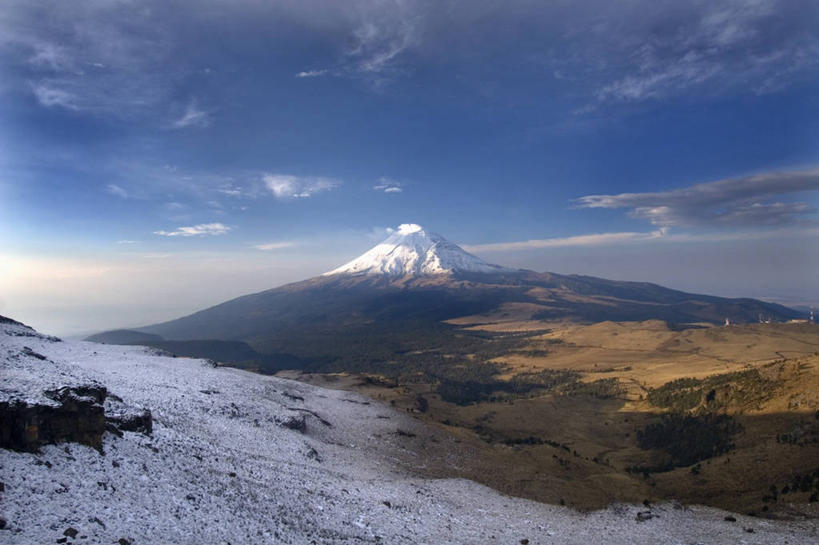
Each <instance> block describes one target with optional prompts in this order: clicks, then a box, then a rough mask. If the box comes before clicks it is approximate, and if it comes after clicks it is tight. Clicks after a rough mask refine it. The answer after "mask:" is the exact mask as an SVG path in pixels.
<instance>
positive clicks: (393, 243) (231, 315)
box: [94, 225, 797, 361]
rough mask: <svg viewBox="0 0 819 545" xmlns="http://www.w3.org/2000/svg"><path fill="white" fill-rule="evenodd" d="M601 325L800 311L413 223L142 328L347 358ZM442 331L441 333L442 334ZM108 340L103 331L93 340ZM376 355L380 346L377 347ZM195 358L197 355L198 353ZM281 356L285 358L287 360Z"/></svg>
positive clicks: (742, 318)
mask: <svg viewBox="0 0 819 545" xmlns="http://www.w3.org/2000/svg"><path fill="white" fill-rule="evenodd" d="M521 308H525V309H527V310H526V312H528V315H527V318H529V319H540V320H546V321H567V320H569V321H577V322H585V323H589V322H600V321H603V320H614V321H641V320H648V319H660V320H665V321H669V322H680V323H684V322H711V323H721V322H723V321H724V320H725V319H726V318H728V319H730V320H731V321H732V322H753V321H756V320H757V317H758V315H759V314H765V315H766V316H771V317H773V318H774V319H775V320H785V319H788V318H793V317H796V316H797V313H796V312H794V311H792V310H790V309H788V308H786V307H783V306H780V305H775V304H770V303H765V302H762V301H757V300H753V299H726V298H721V297H714V296H708V295H697V294H690V293H685V292H681V291H677V290H672V289H668V288H664V287H662V286H658V285H656V284H650V283H644V282H621V281H613V280H605V279H601V278H594V277H588V276H578V275H558V274H552V273H536V272H533V271H526V270H512V269H504V268H503V267H499V266H497V265H490V264H487V263H485V262H483V261H481V260H480V259H478V258H476V257H474V256H471V255H470V254H468V253H466V252H464V251H463V250H461V249H460V248H458V246H457V245H455V244H453V243H451V242H449V241H446V240H445V239H443V238H442V237H440V236H438V235H433V234H428V233H427V232H425V231H424V230H423V229H421V228H420V227H419V226H417V225H402V226H401V227H399V229H398V230H397V231H396V232H395V233H393V234H392V235H391V236H390V237H389V238H388V239H387V240H386V241H384V243H382V244H379V245H378V246H376V247H375V248H373V249H372V250H370V251H369V252H367V253H365V254H364V255H362V256H361V257H359V258H357V259H355V260H353V261H351V262H350V263H348V264H347V265H344V266H343V267H340V268H339V269H335V270H334V271H330V272H329V273H326V274H324V275H322V276H319V277H316V278H312V279H308V280H304V281H302V282H296V283H293V284H288V285H286V286H282V287H279V288H275V289H271V290H267V291H263V292H260V293H255V294H251V295H246V296H243V297H239V298H236V299H233V300H230V301H227V302H225V303H222V304H220V305H216V306H214V307H211V308H208V309H205V310H202V311H199V312H196V313H194V314H191V315H189V316H185V317H182V318H179V319H177V320H172V321H169V322H165V323H161V324H156V325H152V326H148V327H144V328H140V330H139V331H140V332H142V333H147V334H153V335H159V336H161V337H162V338H163V339H165V340H169V341H171V340H173V341H193V340H207V339H211V340H221V341H242V342H246V343H248V344H249V345H250V346H251V347H252V348H253V349H254V350H257V351H259V352H261V353H265V354H268V353H279V354H285V355H286V354H291V355H294V356H296V357H298V358H301V359H310V358H313V357H317V356H321V357H322V358H325V359H327V358H330V359H332V358H333V354H335V355H337V356H338V357H342V356H344V357H346V358H347V360H348V361H352V360H354V359H355V358H357V357H359V356H360V355H362V354H364V353H366V352H368V351H371V350H370V348H371V347H372V346H373V345H374V343H375V344H378V343H381V344H383V341H384V335H385V334H389V335H392V336H395V334H396V333H402V334H403V335H404V337H405V338H410V337H412V336H413V335H427V336H435V335H439V334H444V333H445V332H446V331H448V330H451V329H452V327H453V326H449V325H446V324H443V323H442V322H444V321H447V320H453V319H458V318H463V317H468V316H476V315H494V316H503V315H504V314H510V313H514V312H517V311H518V310H519V309H521ZM447 328H448V329H447ZM94 340H98V341H101V342H113V341H111V340H110V339H109V337H108V336H107V334H102V335H98V336H95V337H94ZM379 350H380V349H379ZM197 355H201V353H197ZM285 359H286V358H285Z"/></svg>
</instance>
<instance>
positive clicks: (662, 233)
mask: <svg viewBox="0 0 819 545" xmlns="http://www.w3.org/2000/svg"><path fill="white" fill-rule="evenodd" d="M805 237H819V228H814V227H809V228H781V229H770V230H765V231H760V230H746V231H733V232H718V233H676V234H671V233H669V231H668V229H666V228H662V229H658V230H656V231H650V232H646V233H639V232H619V233H595V234H591V235H576V236H571V237H561V238H545V239H533V240H523V241H513V242H493V243H488V244H472V245H464V246H463V248H464V249H465V250H467V251H469V252H475V253H480V252H515V251H526V250H539V249H544V248H571V247H585V246H604V247H607V246H612V245H619V244H634V243H649V242H650V243H669V244H670V243H697V242H700V243H701V242H740V241H760V240H775V239H784V238H805Z"/></svg>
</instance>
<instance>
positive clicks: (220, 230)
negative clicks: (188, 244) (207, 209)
mask: <svg viewBox="0 0 819 545" xmlns="http://www.w3.org/2000/svg"><path fill="white" fill-rule="evenodd" d="M230 230H231V227H228V226H227V225H224V224H223V223H200V224H199V225H191V226H189V227H179V228H178V229H176V230H175V231H154V234H155V235H162V236H165V237H194V236H200V235H224V234H225V233H227V232H228V231H230Z"/></svg>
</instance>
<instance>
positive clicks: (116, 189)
mask: <svg viewBox="0 0 819 545" xmlns="http://www.w3.org/2000/svg"><path fill="white" fill-rule="evenodd" d="M105 191H107V192H108V193H110V194H111V195H116V196H117V197H121V198H123V199H127V198H128V196H129V195H128V192H127V191H125V189H123V188H122V187H120V186H118V185H117V184H108V185H107V186H105Z"/></svg>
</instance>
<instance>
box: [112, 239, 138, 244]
mask: <svg viewBox="0 0 819 545" xmlns="http://www.w3.org/2000/svg"><path fill="white" fill-rule="evenodd" d="M117 244H139V241H138V240H118V241H117Z"/></svg>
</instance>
